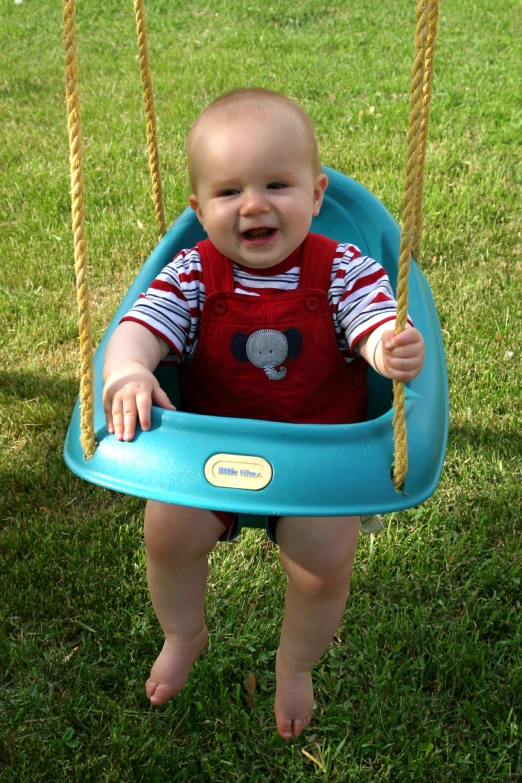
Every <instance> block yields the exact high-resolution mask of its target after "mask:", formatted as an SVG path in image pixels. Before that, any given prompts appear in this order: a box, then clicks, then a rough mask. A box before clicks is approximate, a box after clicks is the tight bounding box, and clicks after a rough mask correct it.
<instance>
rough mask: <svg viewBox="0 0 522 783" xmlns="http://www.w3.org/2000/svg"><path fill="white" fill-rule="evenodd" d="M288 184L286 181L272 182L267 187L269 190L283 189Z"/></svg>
mask: <svg viewBox="0 0 522 783" xmlns="http://www.w3.org/2000/svg"><path fill="white" fill-rule="evenodd" d="M286 187H287V184H286V182H270V183H269V184H268V185H267V188H268V189H269V190H282V189H283V188H286Z"/></svg>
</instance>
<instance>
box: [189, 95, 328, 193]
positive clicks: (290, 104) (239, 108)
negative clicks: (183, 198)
mask: <svg viewBox="0 0 522 783" xmlns="http://www.w3.org/2000/svg"><path fill="white" fill-rule="evenodd" d="M270 104H272V105H279V106H284V107H286V108H287V109H289V110H290V111H292V112H293V113H294V114H295V115H296V116H297V117H298V118H299V119H300V121H301V123H302V126H303V130H304V132H305V137H306V140H307V142H308V145H309V152H310V160H311V162H312V165H313V166H314V169H315V170H316V172H317V173H319V172H320V171H321V161H320V159H319V149H318V147H317V140H316V138H315V128H314V124H313V122H312V120H311V118H310V117H309V115H308V114H307V113H306V112H305V110H304V109H303V107H302V106H300V105H299V104H298V103H297V101H294V100H292V98H288V97H287V96H286V95H283V94H282V93H280V92H275V91H274V90H267V89H265V88H264V87H239V88H238V89H235V90H230V91H229V92H225V93H223V95H220V96H219V97H218V98H216V100H214V101H212V103H209V105H208V106H207V107H206V108H205V109H203V111H202V112H201V114H200V115H199V116H198V117H197V119H196V120H195V122H194V123H193V125H192V127H191V128H190V130H189V132H188V135H187V144H186V150H187V164H188V172H189V177H190V184H191V187H192V189H193V191H195V189H196V187H195V186H196V176H195V174H196V172H195V166H194V142H195V138H196V131H197V128H198V126H199V124H200V122H201V121H202V120H203V119H205V118H208V117H209V116H211V115H212V113H214V112H217V111H219V110H220V109H227V110H228V111H229V112H230V114H234V113H235V114H236V115H238V116H242V117H244V116H248V114H249V113H250V114H254V113H256V112H257V113H259V111H260V109H264V108H266V107H269V106H270Z"/></svg>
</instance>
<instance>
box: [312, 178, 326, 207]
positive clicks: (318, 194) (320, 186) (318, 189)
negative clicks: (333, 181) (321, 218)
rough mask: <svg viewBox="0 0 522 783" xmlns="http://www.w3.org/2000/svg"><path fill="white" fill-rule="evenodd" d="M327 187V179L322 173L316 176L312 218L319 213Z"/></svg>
mask: <svg viewBox="0 0 522 783" xmlns="http://www.w3.org/2000/svg"><path fill="white" fill-rule="evenodd" d="M327 187H328V177H327V176H326V174H325V173H324V171H322V172H321V173H320V174H318V175H317V176H316V178H315V187H314V212H313V214H314V217H317V215H318V214H319V212H320V211H321V206H322V203H323V198H324V192H325V190H326V188H327Z"/></svg>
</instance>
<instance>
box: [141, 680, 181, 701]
mask: <svg viewBox="0 0 522 783" xmlns="http://www.w3.org/2000/svg"><path fill="white" fill-rule="evenodd" d="M145 691H146V693H147V696H148V697H149V700H150V702H151V704H155V705H156V706H159V705H160V704H165V702H166V701H168V700H169V699H172V697H173V696H177V694H178V690H177V689H176V688H173V687H172V686H171V685H167V684H166V683H163V682H160V683H155V682H152V681H151V680H148V681H147V684H146V686H145Z"/></svg>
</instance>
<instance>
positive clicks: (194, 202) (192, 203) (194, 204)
mask: <svg viewBox="0 0 522 783" xmlns="http://www.w3.org/2000/svg"><path fill="white" fill-rule="evenodd" d="M188 203H189V207H190V208H191V209H193V210H194V212H195V213H196V215H197V218H198V220H199V222H200V223H201V225H202V226H203V228H205V223H204V221H203V214H202V212H201V208H200V206H199V201H198V197H197V196H196V195H195V193H191V194H190V196H189V197H188Z"/></svg>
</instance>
